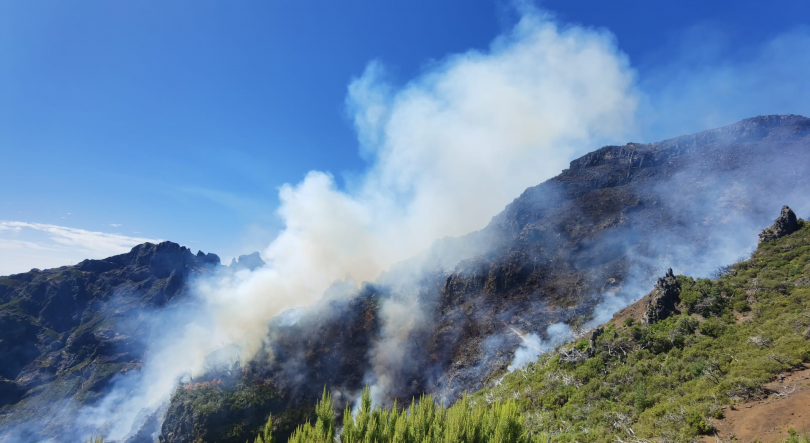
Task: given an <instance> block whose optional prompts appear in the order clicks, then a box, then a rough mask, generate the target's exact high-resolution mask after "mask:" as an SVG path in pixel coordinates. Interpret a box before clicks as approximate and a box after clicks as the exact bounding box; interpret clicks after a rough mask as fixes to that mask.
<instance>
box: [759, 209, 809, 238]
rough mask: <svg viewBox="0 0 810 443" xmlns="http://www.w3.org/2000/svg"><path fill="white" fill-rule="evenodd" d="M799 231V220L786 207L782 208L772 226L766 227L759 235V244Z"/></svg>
mask: <svg viewBox="0 0 810 443" xmlns="http://www.w3.org/2000/svg"><path fill="white" fill-rule="evenodd" d="M798 229H799V220H798V219H797V218H796V214H795V213H794V212H793V210H792V209H790V208H789V207H787V206H782V213H781V214H780V215H779V217H777V218H776V220H775V221H774V222H773V225H771V226H769V227H767V228H766V229H764V230H763V231H762V232H761V233H760V234H759V242H760V243H762V242H766V241H771V240H776V239H777V238H782V237H784V236H786V235H789V234H792V233H794V232H796V231H797V230H798Z"/></svg>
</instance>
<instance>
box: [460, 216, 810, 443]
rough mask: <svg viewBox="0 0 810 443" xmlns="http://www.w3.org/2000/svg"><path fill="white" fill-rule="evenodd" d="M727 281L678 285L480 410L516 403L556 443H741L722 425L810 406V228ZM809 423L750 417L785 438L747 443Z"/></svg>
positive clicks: (506, 383)
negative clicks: (745, 415)
mask: <svg viewBox="0 0 810 443" xmlns="http://www.w3.org/2000/svg"><path fill="white" fill-rule="evenodd" d="M794 220H795V219H794ZM800 223H801V222H800ZM722 274H723V275H722V276H720V277H719V278H717V279H715V280H709V279H695V278H692V277H685V276H677V277H674V276H672V275H668V276H667V277H665V278H663V279H661V280H660V281H659V283H658V284H657V285H656V288H655V290H654V291H653V292H652V293H651V294H650V295H648V296H647V297H645V298H644V299H642V300H641V301H639V302H638V303H636V304H635V305H633V306H631V307H629V308H627V309H626V310H624V311H622V312H620V313H618V314H617V315H616V316H615V317H614V319H613V320H612V321H611V322H609V323H607V324H605V325H603V326H602V327H600V328H597V329H595V330H594V331H592V332H591V333H590V334H588V335H586V336H584V337H582V338H581V339H580V340H578V341H575V342H573V343H572V344H570V345H566V346H563V347H561V348H559V349H558V350H557V351H555V352H553V353H549V354H546V355H544V356H543V357H542V358H541V359H540V360H539V361H537V362H536V363H531V364H529V365H527V366H525V367H524V368H522V369H521V370H519V371H516V372H515V373H512V374H509V375H508V376H507V377H505V378H504V379H503V381H502V382H500V383H499V384H498V385H496V386H494V387H492V388H489V389H485V390H483V391H481V392H478V393H477V394H476V395H475V396H474V397H473V399H474V401H478V402H491V401H496V400H505V399H513V398H516V399H517V400H518V405H519V408H520V409H521V410H523V411H524V412H525V413H526V416H525V417H526V421H525V424H526V427H527V429H528V430H529V431H530V432H534V433H543V434H546V435H548V436H550V437H553V440H554V441H572V442H574V441H577V442H585V441H648V440H647V439H649V440H656V441H672V442H681V441H693V440H694V439H695V438H696V437H698V436H699V435H702V434H709V435H714V434H716V433H717V429H720V435H719V437H720V438H722V439H723V441H729V440H731V438H732V437H733V435H729V432H728V429H730V428H729V426H728V425H726V424H725V423H724V419H725V418H726V417H727V416H733V415H734V411H736V410H738V409H741V408H746V407H747V408H750V407H751V404H750V402H752V400H762V399H766V398H769V397H770V398H771V399H773V401H774V402H779V401H789V399H790V398H791V396H793V395H797V396H806V395H807V392H805V391H807V388H808V386H807V382H806V378H805V377H791V376H790V373H791V372H793V371H799V372H798V373H804V372H807V368H810V365H808V364H809V363H810V224H808V223H804V224H803V225H802V226H801V227H800V228H799V229H798V231H796V232H795V233H791V234H790V235H787V236H785V237H784V238H780V239H778V240H776V239H772V240H766V241H764V242H763V243H762V244H761V245H760V246H759V248H758V249H757V250H756V252H755V253H754V254H752V256H751V258H750V259H748V260H745V261H741V262H739V263H736V264H734V265H732V266H730V267H728V268H725V269H723V272H722ZM667 293H669V294H670V295H674V296H675V297H674V298H673V299H669V300H667V297H666V296H665V294H667ZM661 308H664V309H661ZM656 313H657V314H656ZM645 320H646V321H645ZM645 323H649V324H647V325H645ZM779 374H786V375H787V376H786V375H779ZM769 382H773V383H769ZM769 404H772V403H769ZM802 413H804V414H807V410H806V408H797V409H796V410H791V411H787V413H786V414H785V415H784V416H776V417H774V416H770V417H769V418H766V417H764V416H763V417H757V416H756V414H755V415H751V416H750V417H749V419H750V420H751V422H749V423H748V426H757V425H758V424H757V423H755V422H756V421H758V420H760V421H761V420H764V419H767V420H770V421H771V423H768V425H769V426H767V428H768V429H773V428H779V432H774V433H770V434H769V435H753V436H752V435H749V436H748V437H749V438H748V439H747V440H741V441H752V440H751V438H753V437H757V438H760V439H764V441H768V442H775V441H781V439H783V438H786V437H787V434H786V431H787V428H788V427H789V426H790V425H797V424H800V425H802V426H803V427H804V429H800V430H802V431H803V432H808V431H810V419H808V418H807V417H806V418H805V419H804V420H801V419H798V420H793V418H795V415H794V414H797V415H801V414H802ZM759 425H762V423H760V424H759ZM764 428H765V427H763V429H764ZM723 430H725V431H726V433H725V434H723ZM739 437H741V436H739ZM711 441H715V440H714V439H713V438H712V439H711Z"/></svg>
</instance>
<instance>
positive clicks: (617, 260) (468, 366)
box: [0, 116, 810, 443]
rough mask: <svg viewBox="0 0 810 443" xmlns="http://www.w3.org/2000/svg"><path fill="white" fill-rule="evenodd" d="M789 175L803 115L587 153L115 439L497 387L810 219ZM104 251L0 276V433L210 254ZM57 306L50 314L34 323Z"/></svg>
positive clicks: (131, 330) (190, 434) (298, 320)
mask: <svg viewBox="0 0 810 443" xmlns="http://www.w3.org/2000/svg"><path fill="white" fill-rule="evenodd" d="M808 177H810V119H807V118H804V117H799V116H765V117H757V118H754V119H748V120H744V121H742V122H740V123H737V124H734V125H731V126H728V127H725V128H720V129H716V130H712V131H706V132H703V133H700V134H694V135H689V136H684V137H678V138H675V139H671V140H667V141H663V142H660V143H653V144H635V143H631V144H627V145H625V146H608V147H604V148H602V149H599V150H597V151H595V152H593V153H590V154H587V155H585V156H583V157H581V158H579V159H577V160H574V161H573V162H571V167H570V168H569V169H567V170H565V171H563V172H562V173H561V174H560V175H559V176H557V177H555V178H552V179H550V180H548V181H546V182H545V183H542V184H540V185H538V186H535V187H533V188H529V189H527V190H526V191H525V192H524V193H523V194H522V195H521V196H519V197H518V198H517V199H516V200H515V201H514V202H513V203H511V204H510V205H508V206H507V207H506V209H505V210H504V211H503V212H502V213H501V214H499V215H497V216H496V217H494V218H493V220H492V222H491V223H490V224H489V225H488V226H487V227H485V228H484V229H482V230H481V231H478V232H475V233H471V234H469V235H467V236H464V237H462V238H457V239H443V240H440V241H437V242H436V244H435V245H434V246H433V247H432V248H431V249H430V250H429V251H426V253H425V254H423V255H422V256H420V257H417V258H415V259H413V260H410V261H408V262H405V263H402V264H400V265H398V266H396V267H395V268H394V269H392V270H391V271H390V272H388V273H387V274H386V275H384V276H381V278H380V279H378V281H375V282H373V283H365V284H364V285H363V286H362V288H361V289H360V290H359V291H358V290H356V289H351V290H350V289H348V288H343V289H341V288H336V291H335V294H333V295H329V296H327V297H326V298H325V300H324V301H323V302H322V303H320V304H319V305H318V306H316V307H313V308H312V309H307V310H299V311H296V312H292V313H287V314H285V315H282V316H280V317H279V318H276V319H274V320H273V321H272V325H271V328H270V336H269V337H268V341H267V342H268V343H269V345H268V346H267V347H266V348H265V349H264V350H263V351H262V352H261V353H259V355H257V356H256V357H255V358H254V359H253V360H252V361H251V362H249V363H248V364H246V365H245V366H244V367H238V368H220V369H216V370H212V371H209V374H207V375H206V376H205V377H203V378H198V379H195V380H193V382H189V383H184V384H183V386H182V387H181V389H178V390H177V392H176V393H175V395H174V397H173V398H172V401H171V403H170V404H169V405H168V407H167V410H166V411H167V412H166V417H165V420H161V418H162V415H161V414H157V415H154V416H152V417H151V418H149V419H146V420H144V422H145V423H146V425H145V428H144V429H134V430H133V432H132V435H131V436H132V439H131V440H130V441H151V437H150V435H151V434H152V433H153V432H154V431H155V430H157V429H159V430H160V441H162V442H172V443H174V442H191V441H194V442H203V441H220V442H239V443H242V442H243V441H244V440H245V439H246V438H248V437H252V436H253V435H254V434H255V430H256V429H258V428H259V427H261V426H262V424H263V422H264V420H265V418H266V417H267V414H268V413H270V412H273V413H274V415H275V416H276V417H277V421H278V425H279V431H280V435H281V437H282V440H283V437H284V435H285V434H288V433H289V432H291V431H292V429H294V427H295V426H296V425H297V424H298V423H301V422H302V421H303V420H304V419H305V418H306V417H309V416H310V414H311V413H312V406H313V405H314V402H315V400H316V399H317V398H319V397H320V394H321V392H322V390H323V387H324V386H328V387H329V389H330V391H332V393H333V394H334V396H335V400H336V403H338V405H339V406H342V405H343V404H345V403H347V402H350V401H352V400H353V399H354V397H355V396H356V395H357V394H358V393H359V391H360V389H361V388H362V387H363V386H364V385H365V384H367V383H368V384H372V385H373V387H374V388H375V389H377V391H376V392H378V393H379V395H380V398H379V400H381V401H387V400H391V399H394V398H398V399H400V400H404V401H408V400H410V398H411V397H412V396H413V395H418V394H421V393H423V392H430V393H434V394H436V395H437V398H439V399H442V400H444V401H446V402H447V403H448V404H449V403H451V402H453V401H455V400H456V399H458V398H459V396H460V395H461V394H462V393H463V392H464V391H470V392H472V391H475V390H478V389H480V388H482V387H484V386H488V385H491V384H493V383H494V382H495V381H497V380H498V379H499V378H500V377H501V376H502V375H503V374H504V372H505V371H506V369H507V366H509V364H510V363H511V362H512V360H513V357H514V356H515V351H516V350H517V349H518V348H519V347H520V346H521V345H522V344H523V343H524V342H523V340H522V338H521V335H525V334H529V333H531V334H536V335H537V336H538V337H540V338H548V339H551V338H552V337H550V336H549V330H548V329H547V328H548V326H549V325H550V324H554V323H560V322H563V323H565V324H567V327H570V328H571V330H573V333H576V332H577V331H581V330H582V329H583V328H587V327H589V326H590V325H595V324H598V323H600V322H602V321H604V320H605V319H606V318H605V316H607V318H609V316H610V314H612V313H613V312H614V311H616V310H617V309H619V308H621V307H622V306H624V305H626V304H628V303H630V302H632V301H633V300H634V299H636V298H638V297H640V296H641V295H642V294H644V293H646V292H647V291H648V289H649V288H650V287H651V286H652V284H653V282H654V281H655V278H656V277H657V276H659V275H661V274H663V271H664V270H665V269H666V268H667V267H673V268H675V269H678V270H679V272H681V273H684V274H693V275H698V276H701V275H702V276H705V275H707V274H708V273H709V271H710V270H712V269H714V267H716V266H717V265H719V264H723V263H730V262H732V261H733V260H734V259H736V258H737V257H739V255H741V254H742V253H744V252H747V251H749V250H750V248H751V247H753V245H754V244H755V242H756V233H757V232H758V230H759V229H761V227H762V226H765V225H767V224H768V223H769V222H770V218H771V217H772V214H773V213H774V211H776V210H778V207H779V206H780V205H781V204H782V203H783V202H789V203H791V204H792V205H796V206H797V209H799V210H800V212H801V211H806V210H808V209H810V201H808V197H807V196H808V195H810V189H808V180H807V178H808ZM802 213H803V212H802ZM140 248H145V250H146V251H152V252H143V251H141V252H136V250H140ZM153 248H156V249H154V250H153ZM160 248H166V249H167V251H169V250H170V251H175V252H174V253H172V254H169V256H171V257H174V258H173V259H172V260H169V262H170V263H172V265H171V266H168V267H166V268H163V267H160V266H158V267H155V268H152V267H150V266H147V265H146V264H144V263H141V262H139V261H138V260H136V258H137V257H140V256H141V255H142V252H143V254H145V255H143V256H150V257H153V258H154V257H157V256H158V255H160V254H159V252H160V251H158V250H157V249H160ZM161 254H162V252H161ZM125 256H126V258H120V257H125ZM118 257H119V258H115V257H113V258H111V259H108V260H103V261H94V262H92V264H90V265H87V266H89V267H88V268H87V269H79V266H82V264H80V265H77V267H65V268H60V269H59V270H52V271H44V272H40V273H33V272H32V273H27V274H20V275H21V276H24V277H20V276H19V275H18V276H11V277H9V278H4V279H0V298H2V301H3V303H5V304H3V305H2V306H0V313H2V315H3V316H4V317H3V318H7V319H8V320H3V321H8V323H4V325H5V324H8V325H9V326H8V327H5V326H4V327H3V329H0V334H7V333H8V334H10V335H3V336H2V337H0V339H2V340H4V341H3V342H0V347H2V346H3V345H4V343H6V341H8V342H12V343H15V344H16V343H21V344H24V345H21V346H15V347H13V349H12V348H2V352H6V354H4V355H7V356H8V359H7V360H4V361H8V362H10V363H9V368H8V369H6V371H7V373H4V374H3V377H5V379H4V380H2V381H0V398H2V399H3V400H2V401H3V402H4V404H5V406H2V409H0V425H3V429H4V432H6V430H7V429H11V424H13V423H21V422H29V421H30V419H31V418H32V417H44V421H45V424H44V425H43V426H40V425H42V423H37V425H36V426H33V427H32V429H33V431H35V432H42V433H44V434H46V435H55V436H64V435H67V434H62V433H61V432H62V431H63V428H62V427H61V426H62V425H64V424H65V423H66V421H65V420H62V421H60V420H52V419H51V416H52V415H54V413H53V412H54V411H55V410H56V409H61V408H62V405H63V403H61V402H64V401H66V400H67V399H73V400H74V401H75V402H74V403H70V405H71V408H73V406H76V405H80V404H87V403H90V404H92V403H93V402H94V401H96V400H97V399H98V398H100V397H101V395H102V393H103V392H104V390H105V389H106V388H107V386H108V381H109V380H110V377H111V376H112V375H114V374H115V373H118V372H120V371H122V370H125V369H130V368H132V369H134V368H137V367H138V365H139V362H140V361H141V359H142V354H143V350H144V348H143V346H144V345H145V344H148V343H149V341H150V340H149V337H148V336H146V335H145V334H143V331H153V332H154V333H155V334H159V331H160V327H159V325H150V324H149V323H148V317H149V316H148V315H145V314H141V313H142V312H144V311H143V310H144V309H146V310H147V312H148V310H149V309H167V308H166V307H163V306H168V309H171V307H172V306H173V304H174V303H181V302H182V300H183V297H182V295H183V294H185V293H186V292H187V291H188V287H187V282H189V281H190V279H192V278H194V276H197V275H204V274H205V273H206V272H209V270H210V269H212V268H210V267H208V265H207V264H208V263H210V264H213V263H214V262H218V259H216V260H215V261H214V260H213V259H212V260H209V259H207V258H206V257H209V256H205V255H204V254H198V256H196V257H195V256H193V255H192V254H191V253H190V252H188V251H187V250H184V248H180V247H179V246H177V245H174V244H161V245H158V246H155V245H143V246H141V247H138V248H135V249H134V250H133V252H131V253H130V254H125V255H124V256H118ZM150 260H151V259H149V260H148V261H150ZM159 261H160V260H158V262H159ZM150 262H151V261H150ZM83 263H85V262H83ZM40 274H41V275H40ZM79 274H81V279H79ZM72 275H75V279H74V280H75V282H74V280H71V278H73V277H71V276H72ZM54 276H58V277H54ZM172 276H174V277H172ZM113 277H114V278H113ZM37 279H39V280H37ZM63 281H67V283H61V282H63ZM60 284H62V285H64V288H66V289H61V291H63V292H61V293H62V294H65V296H64V297H61V298H59V297H57V298H42V297H40V296H38V295H36V294H39V292H36V291H38V290H40V289H36V288H41V287H45V288H54V289H49V290H50V291H51V293H60V292H59V291H60V290H59V289H58V288H60V287H62V286H59V285H60ZM49 285H50V286H49ZM88 288H89V289H88ZM47 291H48V289H46V292H47ZM37 297H39V298H37ZM48 300H62V301H60V303H63V304H62V305H59V306H68V308H63V307H60V308H59V309H55V307H56V306H57V304H54V302H52V301H48ZM98 301H102V302H103V303H96V302H98ZM111 301H112V302H111ZM29 305H30V306H29ZM20 306H23V307H24V309H23V308H19V307H20ZM47 306H53V307H54V308H48V309H51V310H48V309H46V307H47ZM392 308H396V309H392ZM63 309H69V310H68V315H67V316H63V315H61V314H56V315H53V313H58V312H62V311H61V310H63ZM49 313H51V314H49ZM62 317H64V318H66V319H69V320H68V321H67V322H66V323H65V324H64V325H60V326H59V327H60V328H62V329H59V330H58V331H57V330H56V329H53V328H55V327H56V325H55V323H52V322H53V321H54V320H49V319H59V318H62ZM125 319H126V321H124V320H125ZM130 319H135V320H134V321H130ZM394 320H398V321H394ZM399 320H401V321H399ZM119 329H121V331H119ZM9 331H11V332H9ZM50 331H53V333H51V332H50ZM112 332H117V333H118V335H115V333H112ZM51 337H52V338H51ZM52 343H56V344H53V345H52ZM6 346H8V345H6ZM49 346H54V348H50V347H49ZM105 365H107V366H105ZM6 374H7V375H6ZM94 380H100V381H101V382H99V383H96V382H94ZM90 387H92V389H90ZM45 394H47V395H45ZM71 408H68V414H66V415H65V416H64V417H69V416H70V415H69V412H70V410H72V409H71ZM161 421H162V423H161ZM45 425H47V426H45ZM43 428H44V430H43ZM13 429H15V432H24V431H25V429H22V428H13ZM20 429H22V430H20Z"/></svg>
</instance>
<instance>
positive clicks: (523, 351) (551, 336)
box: [506, 323, 574, 372]
mask: <svg viewBox="0 0 810 443" xmlns="http://www.w3.org/2000/svg"><path fill="white" fill-rule="evenodd" d="M573 336H574V331H573V330H572V329H571V327H570V326H568V325H567V324H565V323H552V324H550V325H548V327H547V328H546V338H545V339H542V338H540V336H538V335H537V334H526V335H524V336H521V337H520V339H521V343H520V346H519V347H518V348H517V350H516V351H515V357H514V358H513V359H512V363H510V364H509V366H508V367H507V368H506V370H507V371H509V372H513V371H515V370H517V369H521V368H523V367H525V366H526V365H528V364H529V363H531V362H533V361H535V360H537V358H538V357H540V356H541V355H543V354H545V353H546V352H549V351H552V350H554V349H555V348H556V347H557V346H560V345H561V344H563V343H565V342H567V341H568V340H570V339H571V337H573Z"/></svg>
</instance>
